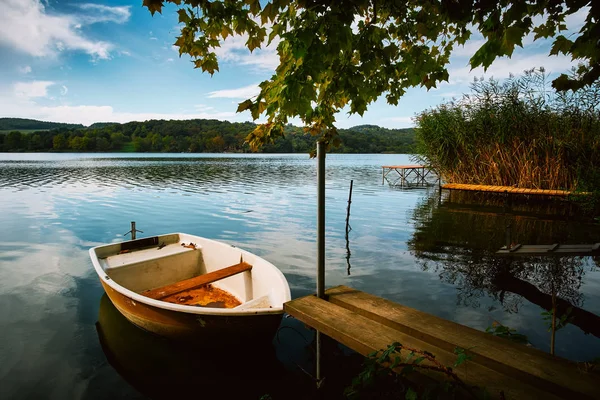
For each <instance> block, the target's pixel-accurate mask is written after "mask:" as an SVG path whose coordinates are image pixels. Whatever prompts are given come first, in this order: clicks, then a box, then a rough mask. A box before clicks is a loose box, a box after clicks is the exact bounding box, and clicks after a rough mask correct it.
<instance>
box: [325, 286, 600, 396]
mask: <svg viewBox="0 0 600 400" xmlns="http://www.w3.org/2000/svg"><path fill="white" fill-rule="evenodd" d="M326 293H327V294H328V295H329V301H330V302H331V303H333V304H336V305H338V306H340V307H344V308H346V309H348V310H350V311H353V312H355V313H357V314H360V315H362V316H364V317H367V318H369V319H370V320H373V321H376V322H378V323H380V324H383V325H386V326H389V327H391V328H394V329H396V330H397V331H399V332H403V333H405V334H407V335H410V336H412V337H415V338H418V339H420V340H422V341H423V342H426V343H428V344H432V345H435V346H436V347H438V348H441V349H444V350H446V351H453V349H454V348H455V347H456V346H459V347H462V348H465V349H470V350H469V351H470V353H472V354H473V355H474V356H475V357H474V358H473V362H475V363H478V364H481V365H484V366H485V367H487V368H491V369H493V370H495V371H498V372H500V373H502V374H505V375H508V376H511V377H512V378H515V379H518V380H522V381H524V382H526V383H528V384H534V385H536V386H538V387H553V389H552V390H553V391H555V392H556V393H561V394H562V395H564V396H567V395H574V394H576V395H577V396H581V395H588V396H591V397H594V396H596V397H597V398H599V397H600V390H598V389H599V388H598V385H597V384H596V382H595V381H594V380H591V379H590V375H589V374H587V373H584V372H582V371H580V370H579V369H578V368H577V365H576V364H575V363H572V362H570V361H568V360H565V359H562V358H559V357H554V356H552V355H550V354H548V353H545V352H543V351H540V350H537V349H533V348H530V347H526V346H523V345H520V344H516V343H512V342H510V341H508V340H505V339H502V338H498V337H495V336H492V335H489V334H487V333H485V332H481V331H478V330H476V329H472V328H469V327H466V326H464V325H460V324H457V323H455V322H452V321H448V320H445V319H442V318H439V317H436V316H433V315H430V314H427V313H424V312H422V311H418V310H415V309H412V308H410V307H406V306H403V305H400V304H397V303H394V302H391V301H389V300H385V299H383V298H381V297H377V296H373V295H371V294H368V293H365V292H362V291H359V290H356V289H352V288H349V287H346V286H338V287H335V288H331V289H329V290H328V291H327V292H326ZM598 378H600V375H599V376H598ZM565 388H573V390H574V391H572V390H571V389H565Z"/></svg>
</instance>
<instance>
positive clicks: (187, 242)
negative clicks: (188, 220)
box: [95, 234, 287, 311]
mask: <svg viewBox="0 0 600 400" xmlns="http://www.w3.org/2000/svg"><path fill="white" fill-rule="evenodd" d="M95 253H96V256H97V258H98V261H99V263H100V266H101V267H102V269H103V270H104V272H105V273H106V275H107V276H108V277H109V278H110V279H112V280H113V281H114V282H115V283H117V284H118V285H120V286H122V287H124V288H126V289H129V290H131V291H133V292H136V293H139V294H141V295H144V296H146V297H149V298H152V299H155V300H160V301H165V302H169V303H175V304H180V305H186V306H191V307H208V308H225V309H235V310H236V311H240V310H249V311H250V310H257V309H269V308H270V309H272V308H278V307H281V306H282V304H283V301H284V299H283V296H282V294H281V293H278V291H277V290H274V289H275V288H276V287H277V284H276V282H277V281H280V279H278V277H277V274H276V271H273V268H272V266H270V265H266V264H268V263H266V262H265V261H264V260H262V259H260V258H258V257H255V256H254V255H253V254H251V253H248V252H244V251H242V250H240V249H237V248H235V247H233V246H230V245H227V244H224V243H219V242H215V241H212V240H207V239H202V238H198V237H196V236H191V235H185V234H170V235H162V236H155V237H151V238H144V239H138V240H133V241H128V242H122V243H114V244H110V245H106V246H100V247H97V248H96V249H95ZM269 267H271V268H269ZM286 290H287V289H286Z"/></svg>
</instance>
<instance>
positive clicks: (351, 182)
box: [346, 179, 354, 238]
mask: <svg viewBox="0 0 600 400" xmlns="http://www.w3.org/2000/svg"><path fill="white" fill-rule="evenodd" d="M353 185H354V179H352V180H350V193H349V194H348V209H347V210H346V238H347V237H348V232H349V231H350V230H352V228H350V205H351V204H352V186H353Z"/></svg>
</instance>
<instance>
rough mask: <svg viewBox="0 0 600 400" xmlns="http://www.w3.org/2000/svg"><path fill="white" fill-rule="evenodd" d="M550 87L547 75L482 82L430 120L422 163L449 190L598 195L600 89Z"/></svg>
mask: <svg viewBox="0 0 600 400" xmlns="http://www.w3.org/2000/svg"><path fill="white" fill-rule="evenodd" d="M572 75H573V76H576V75H577V72H576V71H573V72H572ZM548 81H549V80H548V76H547V74H546V72H545V70H544V69H543V68H540V69H532V70H529V71H525V74H524V75H523V76H521V77H511V78H509V79H507V80H505V81H502V82H499V81H495V80H489V81H484V80H475V81H474V82H473V83H472V85H471V92H470V93H469V94H467V95H464V96H463V98H461V99H460V100H456V101H451V102H449V103H446V104H442V105H440V106H438V107H436V108H434V109H430V110H426V111H424V112H422V113H421V114H420V115H419V116H418V118H417V119H416V121H417V130H416V133H417V150H418V152H419V154H420V155H421V158H422V159H423V161H425V162H428V163H429V164H430V165H432V167H433V168H434V169H435V170H436V171H439V173H441V175H442V176H443V178H444V180H445V181H447V182H457V183H475V184H487V185H498V186H517V187H525V188H541V189H565V190H571V191H577V190H585V191H593V190H597V189H598V188H600V174H599V173H598V165H600V82H596V83H594V84H593V85H591V86H589V87H587V88H585V89H582V90H580V91H578V92H576V93H571V92H569V93H568V94H565V93H560V92H556V91H555V90H553V89H552V88H551V87H549V85H548Z"/></svg>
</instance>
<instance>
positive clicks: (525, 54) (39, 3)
mask: <svg viewBox="0 0 600 400" xmlns="http://www.w3.org/2000/svg"><path fill="white" fill-rule="evenodd" d="M89 1H90V2H88V1H86V0H83V1H82V0H60V1H57V0H0V7H1V9H2V12H1V13H0V60H1V62H0V117H22V118H35V119H42V120H47V121H57V122H72V123H82V124H85V125H89V124H91V123H94V122H102V121H110V122H127V121H143V120H147V119H159V118H160V119H188V118H216V119H221V120H230V121H248V120H251V117H250V115H249V113H247V112H246V113H240V114H237V113H236V112H235V111H236V109H237V103H239V102H241V101H243V100H245V99H247V98H248V97H250V96H253V95H255V94H256V93H257V86H256V85H257V84H258V83H259V82H261V81H262V80H264V79H267V78H268V77H269V76H270V75H271V74H272V72H273V70H274V68H275V66H276V65H277V62H278V57H277V54H276V52H275V49H274V48H266V49H262V50H259V51H255V52H254V53H253V54H250V53H249V52H246V51H244V47H243V46H244V39H243V38H240V37H234V38H232V39H231V38H230V39H228V40H227V41H226V42H225V43H224V45H223V46H222V47H221V48H220V49H219V51H218V55H219V56H220V72H219V73H216V74H215V75H214V76H213V77H211V76H210V75H208V74H203V73H202V72H201V71H200V70H195V69H194V68H193V66H192V64H191V62H190V59H189V57H187V56H184V57H181V58H180V57H179V53H178V52H177V50H176V48H174V47H173V46H172V44H173V43H174V41H175V37H176V36H177V35H178V32H179V31H178V28H177V15H176V13H175V11H176V7H174V6H169V7H166V9H164V10H163V14H162V15H160V14H156V15H155V16H154V17H152V16H151V15H150V13H149V12H148V10H147V9H146V8H144V7H142V0H89ZM91 1H97V2H91ZM584 16H585V14H584V13H579V14H576V15H573V16H571V17H570V18H569V20H568V27H569V29H570V30H574V31H576V30H578V28H579V27H580V26H581V24H582V21H583V18H584ZM480 44H481V41H480V40H478V39H477V38H474V39H473V40H472V41H471V42H469V43H467V44H466V45H465V47H462V48H459V49H457V51H456V52H455V54H454V56H453V58H452V63H451V65H450V82H449V83H444V84H442V85H440V86H439V87H438V89H436V90H431V91H429V92H428V91H427V90H425V89H420V88H415V89H411V90H410V91H408V92H407V94H406V95H405V96H404V98H403V99H402V100H401V102H400V104H399V105H398V106H390V105H387V104H386V102H385V99H384V98H382V99H381V100H379V101H378V102H376V103H374V104H372V105H371V106H370V108H369V111H368V112H367V113H366V114H365V115H364V117H362V118H361V117H359V116H356V115H355V116H348V115H347V114H346V113H340V114H339V115H338V123H337V125H338V126H339V127H341V128H345V127H350V126H353V125H359V124H376V125H380V126H385V127H389V128H401V127H407V126H412V117H413V116H414V115H415V113H418V112H420V111H422V110H423V109H426V108H428V107H431V106H434V105H436V104H439V103H440V102H443V101H446V100H449V99H451V98H452V97H453V96H457V95H460V94H461V93H463V92H466V91H468V84H469V82H470V81H472V79H473V77H481V76H484V73H483V71H482V70H481V69H477V70H474V71H470V68H469V67H468V66H467V61H468V59H469V57H470V56H471V55H472V54H473V53H474V52H475V51H476V50H477V49H478V46H479V45H480ZM549 47H550V43H549V42H548V41H536V42H534V43H532V41H531V39H527V40H526V41H525V48H524V49H517V51H515V54H514V55H513V57H512V59H500V60H497V61H496V63H495V64H494V65H493V66H492V67H491V68H490V69H489V70H488V71H487V73H486V74H485V76H486V77H490V76H493V77H495V78H504V77H507V76H508V74H509V73H511V72H512V73H514V74H518V73H520V72H522V71H523V70H524V69H528V68H533V67H539V66H544V67H546V69H547V70H548V71H549V72H550V73H552V74H554V75H555V74H558V73H560V72H563V71H565V70H567V69H569V68H570V66H571V65H572V64H571V61H570V59H568V58H566V57H563V56H558V57H557V56H552V57H548V56H547V54H548V50H549ZM295 122H296V123H297V124H298V122H297V121H295Z"/></svg>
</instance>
